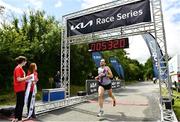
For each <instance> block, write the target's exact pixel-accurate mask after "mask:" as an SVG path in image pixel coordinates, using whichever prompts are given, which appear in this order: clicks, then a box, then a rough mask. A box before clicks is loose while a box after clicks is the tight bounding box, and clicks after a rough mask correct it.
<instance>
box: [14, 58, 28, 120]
mask: <svg viewBox="0 0 180 122" xmlns="http://www.w3.org/2000/svg"><path fill="white" fill-rule="evenodd" d="M15 60H16V62H17V64H18V65H17V66H16V67H15V69H14V91H15V93H16V108H15V119H14V120H13V122H17V121H18V120H22V112H23V107H24V96H25V81H26V80H28V79H31V76H26V77H25V72H24V70H23V68H22V67H23V66H25V65H26V62H27V58H26V57H24V56H19V57H17V58H16V59H15Z"/></svg>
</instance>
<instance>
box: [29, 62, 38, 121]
mask: <svg viewBox="0 0 180 122" xmlns="http://www.w3.org/2000/svg"><path fill="white" fill-rule="evenodd" d="M31 74H34V81H33V82H32V84H31V88H30V93H29V97H28V105H27V110H28V113H29V109H30V105H31V98H32V95H33V90H34V88H35V87H34V84H36V83H37V81H38V73H37V65H36V63H31V64H30V66H29V69H28V73H27V75H28V76H30V75H31ZM27 85H28V83H27ZM34 111H35V106H34V107H33V113H32V115H31V117H32V118H36V116H35V112H34Z"/></svg>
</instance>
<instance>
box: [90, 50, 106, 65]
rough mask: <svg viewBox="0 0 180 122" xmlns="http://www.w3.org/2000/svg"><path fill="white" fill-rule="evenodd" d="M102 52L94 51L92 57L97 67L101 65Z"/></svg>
mask: <svg viewBox="0 0 180 122" xmlns="http://www.w3.org/2000/svg"><path fill="white" fill-rule="evenodd" d="M102 58H103V57H102V54H101V53H100V52H92V59H93V60H94V62H95V64H96V67H100V60H101V59H102Z"/></svg>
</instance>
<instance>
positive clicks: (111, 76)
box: [107, 67, 113, 78]
mask: <svg viewBox="0 0 180 122" xmlns="http://www.w3.org/2000/svg"><path fill="white" fill-rule="evenodd" d="M107 68H108V74H107V77H109V78H113V74H112V71H111V69H110V68H109V67H107Z"/></svg>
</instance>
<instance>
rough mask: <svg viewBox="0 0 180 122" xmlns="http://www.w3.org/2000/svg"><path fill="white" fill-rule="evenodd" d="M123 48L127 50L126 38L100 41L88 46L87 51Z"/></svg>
mask: <svg viewBox="0 0 180 122" xmlns="http://www.w3.org/2000/svg"><path fill="white" fill-rule="evenodd" d="M123 48H129V40H128V38H123V39H115V40H109V41H101V42H95V43H90V44H89V50H90V51H92V52H95V51H105V50H112V49H123Z"/></svg>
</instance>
